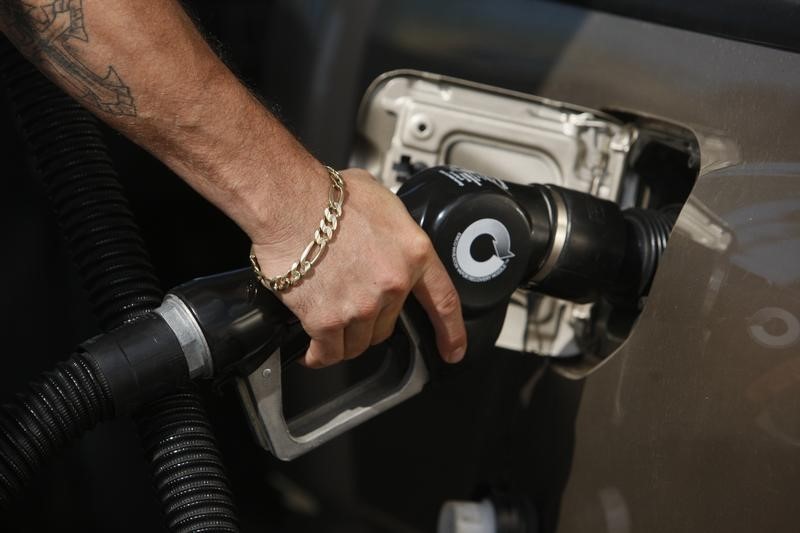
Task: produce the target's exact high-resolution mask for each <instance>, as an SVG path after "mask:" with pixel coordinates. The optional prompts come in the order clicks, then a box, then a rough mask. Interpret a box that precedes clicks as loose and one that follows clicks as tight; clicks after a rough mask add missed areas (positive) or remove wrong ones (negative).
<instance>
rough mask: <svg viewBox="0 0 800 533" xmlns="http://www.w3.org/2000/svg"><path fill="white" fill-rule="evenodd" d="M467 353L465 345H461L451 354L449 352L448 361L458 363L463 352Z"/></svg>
mask: <svg viewBox="0 0 800 533" xmlns="http://www.w3.org/2000/svg"><path fill="white" fill-rule="evenodd" d="M465 353H467V347H466V346H462V347H461V348H457V349H456V351H454V352H453V353H452V354H450V359H448V362H449V363H458V362H460V361H461V360H462V359H464V354H465Z"/></svg>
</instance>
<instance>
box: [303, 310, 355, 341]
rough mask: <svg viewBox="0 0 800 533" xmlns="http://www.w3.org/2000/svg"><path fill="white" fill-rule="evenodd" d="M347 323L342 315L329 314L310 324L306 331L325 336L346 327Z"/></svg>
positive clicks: (312, 334) (313, 334)
mask: <svg viewBox="0 0 800 533" xmlns="http://www.w3.org/2000/svg"><path fill="white" fill-rule="evenodd" d="M345 326H346V323H345V321H344V319H343V318H342V317H341V316H337V315H333V314H331V315H328V316H325V317H322V318H320V319H319V320H318V321H316V322H314V323H312V324H310V325H309V327H308V328H306V331H308V333H309V334H310V335H311V336H312V337H313V336H325V335H330V334H332V333H336V332H338V331H341V330H343V329H344V328H345Z"/></svg>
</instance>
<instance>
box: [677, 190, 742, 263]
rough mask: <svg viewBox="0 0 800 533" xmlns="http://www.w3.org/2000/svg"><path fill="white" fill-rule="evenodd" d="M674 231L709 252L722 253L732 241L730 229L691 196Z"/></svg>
mask: <svg viewBox="0 0 800 533" xmlns="http://www.w3.org/2000/svg"><path fill="white" fill-rule="evenodd" d="M675 231H677V232H680V233H683V234H684V235H686V236H688V237H689V238H690V239H691V240H693V241H694V242H696V243H697V244H699V245H700V246H704V247H706V248H709V249H711V250H715V251H718V252H724V251H726V250H727V249H728V247H730V245H731V242H732V240H733V237H732V234H731V231H730V229H728V227H727V224H726V223H725V221H724V220H722V219H721V218H720V217H718V216H716V215H715V214H714V213H713V212H712V211H711V210H710V209H708V208H707V207H706V206H705V205H703V203H702V202H700V200H698V199H697V198H696V197H694V196H692V197H690V198H689V201H688V202H686V205H684V207H683V210H682V211H681V216H680V218H679V219H678V223H677V224H676V225H675Z"/></svg>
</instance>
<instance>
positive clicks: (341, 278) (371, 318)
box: [254, 169, 466, 367]
mask: <svg viewBox="0 0 800 533" xmlns="http://www.w3.org/2000/svg"><path fill="white" fill-rule="evenodd" d="M342 175H343V177H344V180H345V183H346V196H345V202H344V208H343V215H342V217H341V218H340V219H339V224H340V225H339V229H338V230H337V231H336V234H335V237H334V239H333V240H332V241H331V242H330V243H329V245H328V247H327V248H326V251H325V253H324V255H323V257H322V258H321V260H320V261H319V262H318V263H317V265H316V266H315V267H314V269H313V270H312V271H311V272H310V273H309V274H308V275H307V276H306V277H305V278H304V279H303V281H302V282H301V283H300V284H299V285H297V286H295V287H293V288H291V289H289V290H288V291H287V292H283V293H281V294H280V297H281V299H282V300H283V302H284V303H285V304H286V305H287V306H288V307H289V308H290V309H291V310H292V311H293V312H294V313H295V314H296V315H297V316H298V318H300V320H301V322H302V324H303V328H304V329H305V330H306V332H307V333H308V334H309V335H310V336H311V339H312V340H311V345H310V346H309V349H308V353H307V354H306V356H305V364H306V365H307V366H310V367H322V366H327V365H331V364H334V363H337V362H339V361H342V360H345V359H351V358H353V357H355V356H357V355H360V354H361V353H362V352H364V351H365V350H366V349H367V348H369V347H370V346H371V345H374V344H378V343H380V342H382V341H384V340H386V339H387V338H389V336H390V335H391V334H392V331H393V330H394V327H395V323H396V321H397V317H398V315H399V314H400V311H401V309H402V307H403V303H404V302H405V300H406V298H407V297H408V295H409V293H410V292H413V294H414V296H415V297H416V298H417V299H418V300H419V302H420V304H421V305H422V306H423V308H424V309H425V310H426V312H427V313H428V316H429V317H430V319H431V322H432V323H433V326H434V328H435V330H436V340H437V345H438V348H439V352H440V353H441V355H442V358H443V359H444V360H445V361H448V362H451V363H455V362H458V361H460V360H461V358H462V357H463V356H464V352H465V350H466V332H465V329H464V322H463V319H462V317H461V305H460V301H459V298H458V294H457V293H456V290H455V288H454V287H453V284H452V282H451V281H450V278H449V276H448V275H447V272H446V271H445V269H444V266H443V265H442V263H441V261H440V260H439V258H438V257H437V255H436V252H435V251H434V249H433V246H432V244H431V242H430V240H429V239H428V236H427V235H426V234H425V232H423V231H422V230H421V229H420V228H419V226H417V224H416V223H415V222H414V220H413V219H412V218H411V217H410V216H409V214H408V212H407V211H406V209H405V206H403V204H402V202H401V201H400V200H399V199H398V198H397V197H396V196H395V195H394V194H392V193H391V192H390V191H388V190H387V189H385V188H384V187H382V186H381V185H380V184H379V183H377V182H376V181H375V179H374V178H373V177H372V176H370V175H369V174H368V173H367V172H365V171H363V170H358V169H351V170H347V171H345V172H343V173H342ZM314 178H319V179H313V180H311V187H310V189H309V191H308V198H304V199H303V203H304V204H305V205H307V206H311V205H315V206H316V208H310V209H309V208H305V209H301V210H299V211H298V210H293V209H292V206H293V204H297V202H293V200H292V199H291V198H285V199H284V205H285V206H286V209H285V211H284V213H285V215H286V216H287V217H292V219H291V224H290V225H289V227H287V229H286V230H285V231H284V232H283V233H285V234H286V235H287V237H286V238H283V239H280V240H278V241H276V242H260V243H255V245H254V249H255V253H256V256H257V257H258V260H259V263H260V264H261V268H262V271H263V272H264V273H265V274H266V275H268V276H274V275H276V274H280V273H283V272H284V271H286V270H287V269H288V266H289V265H290V264H291V263H293V262H294V261H296V260H297V257H299V255H300V252H302V250H303V248H304V247H305V246H306V244H308V242H309V240H310V239H311V236H312V235H313V232H314V229H315V228H316V227H317V225H318V224H319V219H320V218H321V217H322V211H323V208H324V207H325V201H326V200H327V198H328V196H327V188H328V180H327V176H326V175H322V176H314Z"/></svg>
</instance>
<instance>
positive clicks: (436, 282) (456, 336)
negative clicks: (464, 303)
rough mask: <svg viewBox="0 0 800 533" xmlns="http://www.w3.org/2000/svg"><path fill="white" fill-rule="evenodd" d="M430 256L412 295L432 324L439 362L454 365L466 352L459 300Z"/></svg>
mask: <svg viewBox="0 0 800 533" xmlns="http://www.w3.org/2000/svg"><path fill="white" fill-rule="evenodd" d="M432 256H433V257H432V258H431V259H430V260H428V263H427V264H426V266H425V267H424V268H423V271H422V276H421V277H420V279H419V280H418V281H417V284H416V285H415V286H414V288H413V289H412V292H413V294H414V296H415V297H416V299H417V300H418V301H419V303H420V304H421V305H422V307H423V309H425V312H426V313H427V314H428V317H429V318H430V320H431V323H432V324H433V329H434V330H435V331H436V345H437V347H438V348H439V353H440V354H441V356H442V359H444V360H445V361H447V362H448V363H457V362H459V361H461V359H463V358H464V353H466V351H467V331H466V329H465V328H464V318H463V317H462V316H461V299H460V298H459V297H458V292H456V288H455V287H454V286H453V282H452V281H451V280H450V276H449V275H448V274H447V270H445V268H444V265H443V264H442V262H441V261H440V260H439V258H438V257H437V256H436V255H435V254H432Z"/></svg>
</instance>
